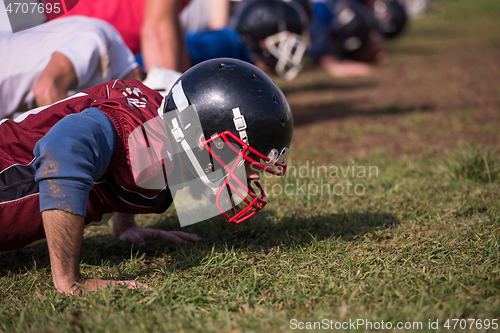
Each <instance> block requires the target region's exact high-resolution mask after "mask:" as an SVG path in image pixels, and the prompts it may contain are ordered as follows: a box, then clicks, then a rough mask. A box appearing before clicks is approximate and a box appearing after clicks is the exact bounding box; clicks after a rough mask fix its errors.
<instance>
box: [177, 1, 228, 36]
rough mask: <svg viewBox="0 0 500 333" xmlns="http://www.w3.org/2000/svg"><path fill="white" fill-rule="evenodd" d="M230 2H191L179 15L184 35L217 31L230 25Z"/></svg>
mask: <svg viewBox="0 0 500 333" xmlns="http://www.w3.org/2000/svg"><path fill="white" fill-rule="evenodd" d="M229 7H230V1H229V0H191V1H190V2H189V4H188V5H187V6H186V7H184V9H183V10H182V11H181V12H180V14H179V20H180V23H181V28H182V31H183V32H184V33H195V32H203V31H215V30H221V29H224V28H225V27H226V26H227V25H228V20H229V10H230V8H229Z"/></svg>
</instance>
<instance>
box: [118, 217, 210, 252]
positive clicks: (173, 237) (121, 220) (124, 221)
mask: <svg viewBox="0 0 500 333" xmlns="http://www.w3.org/2000/svg"><path fill="white" fill-rule="evenodd" d="M113 229H114V232H115V235H116V237H118V238H119V239H120V240H122V241H130V242H133V243H134V244H137V245H139V246H141V245H144V244H145V243H146V240H147V239H148V238H151V237H158V238H161V239H163V240H166V241H169V242H172V243H175V244H186V243H189V242H197V241H199V240H201V237H200V236H198V235H195V234H190V233H187V232H182V231H164V230H159V229H150V228H141V227H139V226H138V225H137V224H135V221H134V215H132V214H123V213H116V214H115V215H114V216H113Z"/></svg>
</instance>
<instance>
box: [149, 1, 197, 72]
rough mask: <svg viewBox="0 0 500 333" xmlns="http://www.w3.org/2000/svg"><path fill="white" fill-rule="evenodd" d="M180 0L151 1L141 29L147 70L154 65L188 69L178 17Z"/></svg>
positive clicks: (181, 69) (177, 69) (180, 69)
mask: <svg viewBox="0 0 500 333" xmlns="http://www.w3.org/2000/svg"><path fill="white" fill-rule="evenodd" d="M178 10H179V0H168V1H167V0H147V1H146V10H145V16H144V24H143V26H142V28H141V50H142V53H143V58H144V65H145V68H146V72H147V71H149V70H150V69H151V67H152V66H153V65H157V66H159V67H164V68H168V69H173V70H176V71H179V72H184V71H185V70H186V69H187V68H188V66H189V58H188V54H187V50H186V46H185V43H184V37H183V34H182V31H181V28H180V24H179V19H178Z"/></svg>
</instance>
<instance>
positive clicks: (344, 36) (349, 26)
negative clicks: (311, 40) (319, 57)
mask: <svg viewBox="0 0 500 333" xmlns="http://www.w3.org/2000/svg"><path fill="white" fill-rule="evenodd" d="M332 25H333V26H332V32H331V35H330V37H331V39H332V41H333V44H334V45H335V46H336V48H337V49H338V50H339V52H340V53H341V54H343V55H345V56H347V57H350V56H352V55H354V54H355V53H356V52H358V51H359V50H361V49H362V48H363V46H365V45H366V43H367V42H368V39H369V37H370V31H371V30H372V29H374V28H376V20H375V17H374V15H373V13H372V12H371V11H370V10H369V9H368V8H366V7H365V6H364V5H363V4H361V3H359V2H358V1H353V0H343V1H340V3H339V5H338V14H337V16H336V17H335V19H334V20H333V23H332Z"/></svg>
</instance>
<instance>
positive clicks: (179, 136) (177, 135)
mask: <svg viewBox="0 0 500 333" xmlns="http://www.w3.org/2000/svg"><path fill="white" fill-rule="evenodd" d="M172 127H173V129H172V131H171V132H172V135H173V137H174V139H175V141H177V142H179V143H180V144H181V146H182V148H183V149H184V152H185V153H186V155H187V157H188V159H189V161H190V162H191V164H192V165H193V167H194V170H195V171H196V174H197V175H198V177H200V179H201V181H202V182H203V184H205V185H206V186H207V187H209V188H211V189H212V190H217V189H218V188H220V183H221V182H222V179H221V180H220V181H219V182H218V183H217V184H214V183H212V182H211V181H210V179H208V177H207V175H206V174H205V172H204V171H203V168H202V167H201V165H200V162H198V159H197V158H196V156H195V155H194V153H193V150H192V149H191V147H190V146H189V144H188V143H187V141H186V139H185V135H184V133H183V132H182V129H181V127H180V126H179V123H178V122H177V119H176V118H174V119H172Z"/></svg>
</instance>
